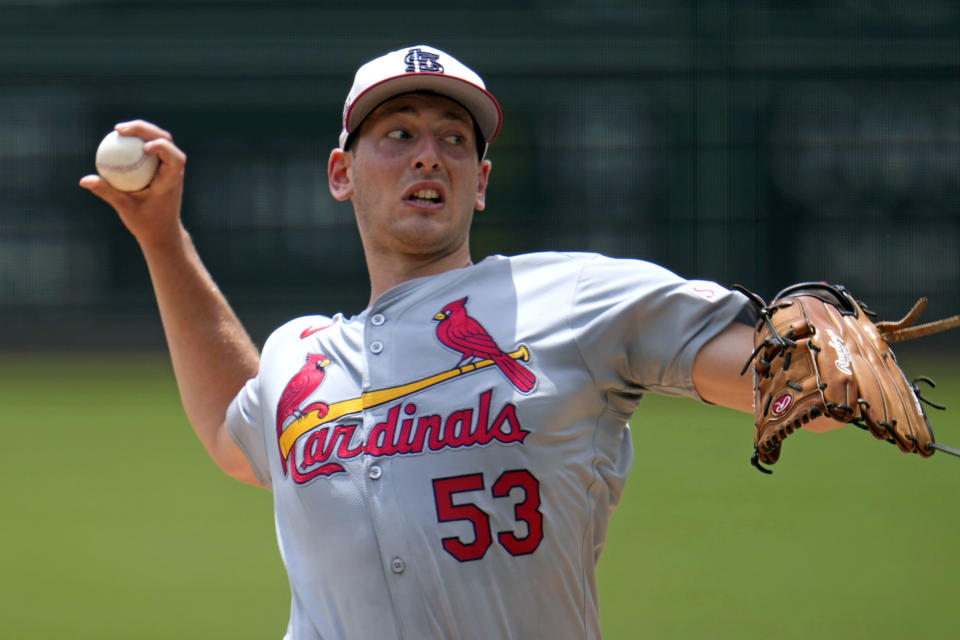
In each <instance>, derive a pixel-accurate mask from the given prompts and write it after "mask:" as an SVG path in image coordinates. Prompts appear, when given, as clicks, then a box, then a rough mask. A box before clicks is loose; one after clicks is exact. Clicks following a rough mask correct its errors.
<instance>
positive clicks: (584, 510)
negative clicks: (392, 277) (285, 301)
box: [227, 253, 748, 640]
mask: <svg viewBox="0 0 960 640" xmlns="http://www.w3.org/2000/svg"><path fill="white" fill-rule="evenodd" d="M747 304H748V303H747V302H746V299H745V298H744V297H743V296H741V295H740V294H738V293H733V292H730V291H728V290H726V289H724V288H722V287H720V286H718V285H717V284H714V283H711V282H705V281H688V280H683V279H681V278H679V277H677V276H676V275H674V274H672V273H670V272H669V271H667V270H665V269H663V268H661V267H658V266H656V265H653V264H650V263H647V262H642V261H637V260H615V259H611V258H606V257H603V256H599V255H594V254H561V253H540V254H530V255H524V256H518V257H512V258H508V257H503V256H492V257H489V258H487V259H485V260H484V261H482V262H481V263H479V264H477V265H474V266H470V267H467V268H464V269H458V270H454V271H450V272H447V273H443V274H440V275H436V276H431V277H427V278H420V279H417V280H412V281H409V282H405V283H403V284H401V285H399V286H397V287H395V288H393V289H391V290H390V291H388V292H386V293H385V294H383V295H382V296H380V298H378V299H377V300H376V301H375V302H374V304H373V305H371V306H370V307H369V308H368V309H366V310H365V311H363V312H362V313H360V314H358V315H356V316H353V317H351V318H347V317H344V316H343V315H336V316H333V317H325V316H310V317H304V318H299V319H297V320H294V321H292V322H289V323H287V324H286V325H284V326H283V327H281V328H280V329H278V330H277V331H276V332H274V334H273V335H272V336H271V337H270V338H269V340H268V341H267V343H266V344H265V346H264V349H263V354H262V357H261V361H260V371H259V373H258V374H257V376H256V377H255V378H253V379H251V380H250V381H249V382H248V383H247V385H246V386H245V387H244V389H242V390H241V392H240V393H239V394H238V395H237V397H236V398H235V399H234V401H233V403H232V404H231V406H230V409H229V411H228V420H227V421H228V426H229V429H230V432H231V434H232V435H233V437H234V439H235V440H236V441H237V443H238V444H239V445H240V447H241V448H242V449H243V451H244V452H245V454H246V455H247V457H248V459H249V461H250V464H251V466H252V467H253V469H254V470H255V473H256V474H257V475H258V477H259V478H260V479H261V480H262V481H263V482H264V484H265V485H267V486H268V487H271V488H272V490H273V494H274V504H275V518H276V528H277V536H278V540H279V544H280V550H281V554H282V557H283V561H284V564H285V565H286V568H287V572H288V574H289V578H290V587H291V591H292V606H291V615H290V623H289V627H288V631H287V638H290V639H297V640H305V639H314V638H324V639H326V640H335V639H342V640H354V639H356V638H377V639H378V640H389V639H393V638H407V639H418V640H419V639H422V638H483V639H489V638H502V639H508V638H514V639H518V640H520V639H529V638H598V637H599V636H600V625H599V620H598V613H597V594H596V585H595V572H594V570H595V566H596V563H597V560H598V558H599V555H600V551H601V549H602V547H603V542H604V538H605V535H606V531H607V521H608V518H609V517H610V514H611V513H612V511H613V508H614V506H615V505H616V504H617V501H618V500H619V498H620V494H621V491H622V489H623V485H624V481H625V478H626V475H627V471H628V469H629V468H630V463H631V460H632V457H633V455H632V448H631V442H630V434H629V427H628V426H627V420H628V419H629V418H630V416H631V414H632V413H633V411H634V409H635V408H636V406H637V403H638V402H639V400H640V397H641V395H642V394H643V393H644V392H645V391H652V392H657V393H663V394H668V395H680V396H690V397H696V390H695V389H694V387H693V384H692V382H691V378H690V371H691V367H692V364H693V359H694V356H695V355H696V353H697V351H698V350H699V348H700V347H701V346H702V345H703V344H704V343H705V342H706V341H707V340H708V339H710V338H711V337H712V336H713V335H715V334H716V333H717V332H719V331H720V330H722V329H723V328H724V327H726V326H727V325H728V324H729V323H730V322H731V321H732V320H733V319H734V318H735V317H736V316H737V315H738V313H740V312H741V311H742V310H743V309H744V307H745V306H746V305H747Z"/></svg>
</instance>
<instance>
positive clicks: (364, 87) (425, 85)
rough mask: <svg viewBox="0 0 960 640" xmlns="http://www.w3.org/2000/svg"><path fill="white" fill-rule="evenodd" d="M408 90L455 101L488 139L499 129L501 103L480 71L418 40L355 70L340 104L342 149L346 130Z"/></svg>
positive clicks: (348, 134)
mask: <svg viewBox="0 0 960 640" xmlns="http://www.w3.org/2000/svg"><path fill="white" fill-rule="evenodd" d="M412 91H430V92H432V93H437V94H440V95H442V96H446V97H448V98H450V99H452V100H454V101H456V102H459V103H460V104H461V105H463V107H464V108H465V109H466V110H467V111H469V112H470V115H472V116H473V119H474V120H475V121H476V123H477V126H478V127H479V128H480V132H481V133H482V134H483V137H484V141H485V142H487V143H489V142H491V141H492V140H493V139H494V138H496V137H497V133H499V132H500V123H501V122H502V120H503V116H502V114H501V112H500V105H499V103H497V99H496V98H494V97H493V95H491V94H490V92H489V91H487V89H486V86H485V85H484V84H483V80H482V79H481V78H480V76H479V75H477V74H476V72H474V71H473V70H472V69H470V68H469V67H467V66H466V65H465V64H463V63H462V62H460V61H459V60H457V59H456V58H454V57H453V56H451V55H450V54H448V53H445V52H443V51H441V50H440V49H437V48H435V47H431V46H429V45H425V44H419V45H414V46H411V47H405V48H403V49H397V50H396V51H391V52H390V53H388V54H386V55H383V56H380V57H379V58H374V59H373V60H371V61H370V62H367V63H366V64H364V65H363V66H362V67H360V68H359V69H357V75H356V76H355V77H354V79H353V86H352V87H351V88H350V93H348V94H347V100H346V102H345V103H344V105H343V131H341V132H340V148H341V149H345V148H346V145H347V140H348V139H349V137H350V134H352V133H354V132H355V131H356V130H357V129H358V128H359V127H360V124H361V123H362V122H363V121H364V119H365V118H366V117H367V116H368V115H370V112H371V111H373V110H374V109H376V108H377V107H378V106H379V105H380V104H381V103H383V102H384V101H386V100H389V99H390V98H392V97H394V96H398V95H400V94H402V93H410V92H412ZM478 142H479V141H478ZM478 146H479V145H478Z"/></svg>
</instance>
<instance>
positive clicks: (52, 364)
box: [0, 354, 960, 640]
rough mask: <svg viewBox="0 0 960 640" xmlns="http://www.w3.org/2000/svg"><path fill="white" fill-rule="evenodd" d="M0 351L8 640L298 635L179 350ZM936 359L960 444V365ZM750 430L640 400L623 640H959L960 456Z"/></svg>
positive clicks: (607, 574) (946, 422)
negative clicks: (770, 446)
mask: <svg viewBox="0 0 960 640" xmlns="http://www.w3.org/2000/svg"><path fill="white" fill-rule="evenodd" d="M0 358H2V359H0V424H2V426H3V433H4V438H3V446H2V447H0V486H2V487H3V502H2V505H3V522H2V527H0V542H2V544H0V575H2V579H0V636H2V637H3V638H11V639H19V638H28V639H31V640H32V639H35V638H36V639H43V638H77V639H81V638H98V639H105V638H158V639H159V638H164V639H169V638H237V639H243V638H251V639H252V638H280V637H281V636H282V635H283V630H284V628H285V624H286V618H287V613H288V609H289V590H288V587H287V584H286V578H285V575H284V572H283V567H282V565H281V562H280V558H279V553H278V551H277V549H276V542H275V540H274V532H273V518H272V511H271V501H270V496H269V494H268V493H267V492H264V491H261V490H257V489H253V488H250V487H246V486H244V485H240V484H238V483H236V482H233V481H232V480H230V479H228V478H227V477H225V476H223V475H222V474H221V473H220V472H219V471H218V470H217V469H216V468H215V467H214V465H213V463H211V462H210V461H209V460H208V459H207V457H206V454H205V453H204V452H203V450H202V448H201V447H200V445H199V444H198V443H197V442H196V440H195V439H194V436H193V435H192V432H191V431H190V429H189V427H188V425H187V424H186V421H185V419H184V417H183V413H182V410H181V409H180V405H179V401H178V399H177V393H176V387H175V384H174V381H173V377H172V374H171V373H170V368H169V364H168V362H167V360H166V358H165V357H163V356H157V355H142V356H136V355H114V356H106V355H103V356H98V357H78V356H57V355H54V354H45V355H2V356H0ZM918 371H920V372H923V373H931V374H932V375H933V376H934V377H935V379H937V381H938V383H939V387H938V388H937V389H936V390H935V391H933V392H931V394H930V395H931V397H933V398H935V399H937V400H939V401H942V402H944V403H946V404H947V405H948V406H949V407H951V409H952V411H947V412H946V413H943V414H941V413H939V412H937V413H936V414H935V415H934V416H933V420H934V425H935V426H937V435H938V437H939V438H940V439H941V440H942V441H944V442H945V443H947V444H953V445H957V446H960V424H958V422H957V420H956V418H955V416H956V415H958V413H957V412H958V411H960V375H958V373H957V372H956V371H954V368H953V367H952V366H951V364H950V362H948V361H947V360H943V361H942V362H941V363H940V364H937V363H932V364H931V365H929V366H927V367H926V368H919V367H918ZM751 434H752V427H751V421H750V417H749V416H747V415H745V414H736V413H734V412H730V411H727V410H724V409H718V408H712V407H706V406H703V405H700V404H698V403H696V402H692V401H686V400H675V399H666V398H659V397H654V396H651V397H649V398H646V399H645V400H644V401H643V403H642V404H641V408H640V411H639V412H638V414H637V416H636V417H635V419H634V442H635V448H636V452H637V454H636V462H635V464H634V469H633V473H632V474H631V477H630V480H629V482H628V484H627V491H626V494H625V496H624V500H623V503H622V504H621V506H620V508H619V509H618V510H617V512H616V514H615V515H614V518H613V521H612V523H611V528H610V535H609V540H608V544H607V548H606V550H605V551H604V554H603V557H602V559H601V562H600V569H599V580H600V585H599V588H600V602H601V617H602V621H603V627H604V633H605V638H607V640H620V639H623V640H627V639H631V640H632V639H634V638H657V639H663V638H763V639H767V638H770V637H775V638H813V637H816V638H842V639H844V640H849V639H853V638H871V639H883V638H904V637H917V636H920V637H923V638H948V637H955V635H956V632H955V627H952V626H951V624H950V623H951V622H952V620H951V615H950V614H951V612H952V606H953V600H954V593H953V588H952V587H953V582H954V581H955V579H956V576H957V575H960V554H957V553H956V552H955V549H954V544H955V542H956V540H957V539H958V536H960V515H958V510H957V508H956V487H957V485H958V482H957V479H958V478H960V460H958V459H955V458H951V457H949V456H946V455H943V454H937V455H935V456H934V457H933V458H932V459H930V460H920V459H919V458H917V457H916V456H905V455H903V454H900V453H899V452H898V451H896V450H895V449H894V448H893V447H891V446H889V445H886V444H884V443H881V442H878V441H876V440H874V439H873V438H872V437H870V436H869V435H868V434H866V433H864V432H861V431H859V430H856V429H848V430H842V431H838V432H833V433H829V434H823V435H816V434H809V433H800V434H797V435H794V436H792V437H791V439H790V440H789V441H788V442H787V444H786V447H785V449H784V454H783V457H782V459H781V461H780V462H779V463H778V464H777V465H776V466H775V467H774V469H775V473H774V475H773V476H770V477H767V476H763V475H761V474H760V473H758V472H757V471H755V470H754V469H753V468H752V467H750V465H749V463H748V458H749V454H750V450H751V447H752V435H751Z"/></svg>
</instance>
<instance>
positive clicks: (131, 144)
mask: <svg viewBox="0 0 960 640" xmlns="http://www.w3.org/2000/svg"><path fill="white" fill-rule="evenodd" d="M159 163H160V159H159V158H157V156H154V155H150V154H146V153H144V152H143V140H141V139H140V138H137V137H135V136H122V135H120V134H119V133H117V132H116V131H111V132H110V133H108V134H107V136H106V137H105V138H104V139H103V141H101V142H100V146H99V147H97V161H96V165H97V173H98V174H100V177H101V178H103V179H104V180H106V181H107V182H109V183H110V186H112V187H113V188H114V189H118V190H120V191H139V190H140V189H143V188H144V187H146V186H147V185H148V184H150V181H151V180H152V179H153V174H154V173H156V171H157V165H158V164H159Z"/></svg>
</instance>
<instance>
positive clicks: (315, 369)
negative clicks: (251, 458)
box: [277, 353, 330, 473]
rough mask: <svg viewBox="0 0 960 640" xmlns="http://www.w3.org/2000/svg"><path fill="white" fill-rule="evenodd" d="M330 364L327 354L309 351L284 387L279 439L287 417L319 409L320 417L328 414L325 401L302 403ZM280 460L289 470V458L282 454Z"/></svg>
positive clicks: (280, 411)
mask: <svg viewBox="0 0 960 640" xmlns="http://www.w3.org/2000/svg"><path fill="white" fill-rule="evenodd" d="M329 364H330V360H328V359H327V357H326V356H324V355H320V354H319V353H308V354H307V361H306V363H304V365H303V366H302V367H301V368H300V371H298V372H297V373H296V375H294V376H293V377H292V378H290V381H289V382H288V383H287V386H286V387H284V389H283V393H282V394H281V395H280V401H279V402H278V403H277V440H278V441H279V439H280V436H281V434H282V433H283V424H284V422H286V420H287V418H289V417H291V416H293V417H294V419H296V418H299V417H300V416H301V415H303V414H305V413H309V412H311V411H317V415H318V417H320V418H322V417H323V416H325V415H326V414H327V405H326V404H325V403H323V402H314V403H312V404H309V405H307V406H305V407H301V406H300V405H301V403H303V401H304V400H306V399H307V398H309V397H310V395H311V394H312V393H313V392H314V391H316V390H317V387H319V386H320V383H321V382H323V377H324V371H323V369H324V367H326V366H327V365H329ZM280 461H281V462H282V464H283V472H284V473H286V472H287V459H286V458H285V457H284V456H283V452H281V454H280Z"/></svg>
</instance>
